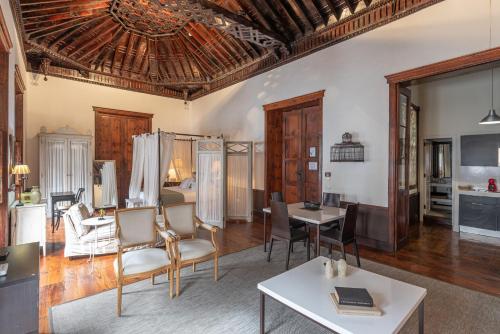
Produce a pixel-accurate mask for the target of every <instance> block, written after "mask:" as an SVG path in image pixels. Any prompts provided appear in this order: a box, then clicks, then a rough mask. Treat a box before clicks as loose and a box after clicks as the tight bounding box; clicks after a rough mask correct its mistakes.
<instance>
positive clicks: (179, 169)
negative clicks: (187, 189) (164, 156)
mask: <svg viewBox="0 0 500 334" xmlns="http://www.w3.org/2000/svg"><path fill="white" fill-rule="evenodd" d="M191 151H192V150H191V141H186V140H176V141H174V154H173V158H172V165H173V167H174V169H175V173H176V175H177V179H178V180H179V181H182V180H184V179H187V178H190V177H191V176H192V172H193V167H192V161H193V160H192V159H193V157H192V155H191Z"/></svg>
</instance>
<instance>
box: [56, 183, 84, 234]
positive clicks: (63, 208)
mask: <svg viewBox="0 0 500 334" xmlns="http://www.w3.org/2000/svg"><path fill="white" fill-rule="evenodd" d="M84 191H85V188H78V190H77V191H76V195H75V201H74V202H71V203H70V204H69V205H68V204H65V203H64V204H63V203H57V207H56V210H55V214H56V218H57V219H56V225H55V230H56V231H57V230H58V229H59V224H60V223H61V217H62V216H63V215H64V214H65V213H66V212H68V210H69V208H70V207H71V206H72V205H73V204H77V203H80V202H81V201H82V195H83V192H84ZM53 230H54V229H53ZM53 230H52V232H54V231H53Z"/></svg>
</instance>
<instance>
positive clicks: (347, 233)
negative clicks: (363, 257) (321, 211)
mask: <svg viewBox="0 0 500 334" xmlns="http://www.w3.org/2000/svg"><path fill="white" fill-rule="evenodd" d="M358 208H359V205H358V204H348V205H347V209H346V213H345V218H344V222H343V223H342V224H340V228H332V229H329V230H327V231H322V232H320V236H319V240H320V241H321V242H323V243H324V244H327V245H329V248H330V254H332V253H333V252H332V250H333V246H334V245H336V246H340V250H341V251H342V256H343V257H344V260H345V259H346V256H345V246H346V245H349V244H353V249H354V255H355V256H356V262H357V264H358V267H360V266H361V265H360V262H359V250H358V243H357V242H356V220H357V218H358Z"/></svg>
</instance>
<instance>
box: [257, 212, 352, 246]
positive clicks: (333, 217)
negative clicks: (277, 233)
mask: <svg viewBox="0 0 500 334" xmlns="http://www.w3.org/2000/svg"><path fill="white" fill-rule="evenodd" d="M287 207H288V217H289V218H293V219H296V220H300V221H302V222H304V223H307V224H308V225H309V226H314V227H315V229H316V247H315V251H314V254H315V256H319V254H320V245H319V234H320V227H321V226H322V225H323V226H324V225H325V224H329V223H331V222H334V221H339V220H341V219H343V218H344V217H345V212H346V210H345V209H342V208H337V207H331V206H323V205H321V206H320V207H319V208H317V209H309V208H306V207H305V204H304V202H299V203H291V204H288V205H287ZM262 211H263V212H264V252H266V251H267V229H266V221H267V219H266V216H267V215H268V214H272V212H271V208H270V207H268V208H264V209H262Z"/></svg>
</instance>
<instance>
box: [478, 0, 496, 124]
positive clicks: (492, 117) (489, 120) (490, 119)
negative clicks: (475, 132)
mask: <svg viewBox="0 0 500 334" xmlns="http://www.w3.org/2000/svg"><path fill="white" fill-rule="evenodd" d="M490 49H491V0H490ZM493 71H494V66H493V65H492V66H491V109H490V111H489V113H488V115H487V116H486V117H485V118H483V119H482V120H481V122H479V124H500V117H499V116H498V115H497V113H496V112H495V109H494V107H493V106H494V96H493V92H494V90H493V87H494V86H493V85H494V77H493V74H494V73H493Z"/></svg>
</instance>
